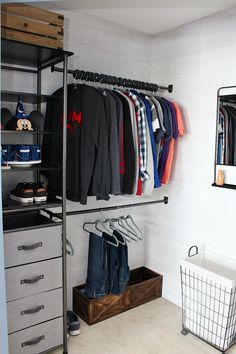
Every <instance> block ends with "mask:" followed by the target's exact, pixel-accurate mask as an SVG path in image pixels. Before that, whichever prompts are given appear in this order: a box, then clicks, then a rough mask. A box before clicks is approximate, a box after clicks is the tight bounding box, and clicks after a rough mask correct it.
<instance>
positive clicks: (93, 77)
mask: <svg viewBox="0 0 236 354" xmlns="http://www.w3.org/2000/svg"><path fill="white" fill-rule="evenodd" d="M51 71H52V72H54V71H57V72H63V70H62V69H61V68H58V67H55V65H52V66H51ZM68 74H71V75H73V77H74V79H76V80H84V81H88V82H97V83H98V84H99V83H100V84H107V85H113V86H118V87H127V88H132V89H137V90H145V91H151V92H156V91H159V90H167V91H168V92H170V93H171V92H172V91H173V85H168V86H161V85H157V84H153V83H149V82H144V81H138V80H132V79H125V78H122V77H117V76H111V75H106V74H99V73H95V72H91V71H84V70H68Z"/></svg>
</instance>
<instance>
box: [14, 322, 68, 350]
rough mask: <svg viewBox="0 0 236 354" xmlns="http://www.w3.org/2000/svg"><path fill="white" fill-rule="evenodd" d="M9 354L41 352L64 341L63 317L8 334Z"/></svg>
mask: <svg viewBox="0 0 236 354" xmlns="http://www.w3.org/2000/svg"><path fill="white" fill-rule="evenodd" d="M8 339H9V354H39V353H42V352H45V351H47V350H49V349H50V348H53V347H56V346H59V345H61V344H62V343H63V323H62V317H60V318H57V319H55V320H52V321H48V322H45V323H42V324H40V325H37V326H34V327H31V328H27V329H24V330H23V331H19V332H16V333H13V334H10V335H9V336H8Z"/></svg>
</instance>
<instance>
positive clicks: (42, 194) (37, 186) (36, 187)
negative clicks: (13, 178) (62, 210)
mask: <svg viewBox="0 0 236 354" xmlns="http://www.w3.org/2000/svg"><path fill="white" fill-rule="evenodd" d="M32 188H33V191H34V201H35V203H43V202H46V201H47V195H48V193H47V190H46V188H44V187H43V183H41V182H39V183H32Z"/></svg>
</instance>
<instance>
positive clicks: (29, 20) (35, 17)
mask: <svg viewBox="0 0 236 354" xmlns="http://www.w3.org/2000/svg"><path fill="white" fill-rule="evenodd" d="M63 26H64V16H63V15H60V14H57V13H55V12H51V11H47V10H44V9H40V8H37V7H34V6H30V5H26V4H22V3H4V4H1V35H2V37H3V38H6V39H11V40H15V41H18V42H24V43H29V44H36V45H40V46H43V47H50V48H56V49H63Z"/></svg>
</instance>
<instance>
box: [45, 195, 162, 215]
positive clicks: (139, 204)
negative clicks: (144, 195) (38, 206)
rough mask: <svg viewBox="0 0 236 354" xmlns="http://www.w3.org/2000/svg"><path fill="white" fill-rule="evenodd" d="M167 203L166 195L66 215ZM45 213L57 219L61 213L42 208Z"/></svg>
mask: <svg viewBox="0 0 236 354" xmlns="http://www.w3.org/2000/svg"><path fill="white" fill-rule="evenodd" d="M160 203H164V204H168V197H166V196H165V197H164V198H163V199H160V200H152V201H150V202H141V203H132V204H123V205H114V206H109V207H103V208H95V209H87V210H75V211H67V213H66V216H72V215H83V214H91V213H99V212H101V211H110V210H118V209H124V208H133V207H138V206H146V205H151V204H160ZM44 211H45V212H46V213H48V214H49V215H50V217H53V216H54V217H58V218H59V219H61V218H62V214H61V213H53V212H51V211H50V210H46V209H44Z"/></svg>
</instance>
